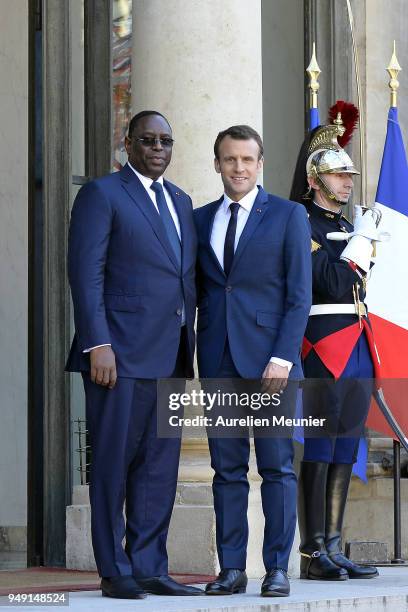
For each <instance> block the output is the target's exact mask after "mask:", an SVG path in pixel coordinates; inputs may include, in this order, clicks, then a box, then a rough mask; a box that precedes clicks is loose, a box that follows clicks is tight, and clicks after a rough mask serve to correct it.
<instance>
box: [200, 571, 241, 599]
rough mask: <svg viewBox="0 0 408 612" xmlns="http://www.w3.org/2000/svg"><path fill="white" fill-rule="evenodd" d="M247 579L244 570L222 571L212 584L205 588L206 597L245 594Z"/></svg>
mask: <svg viewBox="0 0 408 612" xmlns="http://www.w3.org/2000/svg"><path fill="white" fill-rule="evenodd" d="M247 584H248V578H247V575H246V573H245V571H244V570H240V569H223V570H221V571H220V573H219V574H218V577H217V578H216V579H215V580H214V582H210V583H209V584H207V586H206V587H205V594H206V595H234V593H245V591H246V588H247Z"/></svg>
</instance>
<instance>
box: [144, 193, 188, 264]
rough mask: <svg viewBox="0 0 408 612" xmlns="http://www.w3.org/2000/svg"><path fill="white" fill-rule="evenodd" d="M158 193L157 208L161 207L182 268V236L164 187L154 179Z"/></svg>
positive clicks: (173, 247) (161, 212) (169, 237)
mask: <svg viewBox="0 0 408 612" xmlns="http://www.w3.org/2000/svg"><path fill="white" fill-rule="evenodd" d="M150 189H152V190H153V191H154V192H155V194H156V203H157V208H158V209H159V213H160V218H161V220H162V221H163V225H164V228H165V230H166V234H167V238H168V239H169V242H170V244H171V247H172V249H173V251H174V255H175V256H176V260H177V264H178V267H179V268H180V269H181V244H180V238H179V235H178V233H177V230H176V226H175V225H174V221H173V217H172V216H171V214H170V211H169V207H168V206H167V202H166V198H165V195H164V191H163V187H162V186H161V184H160V183H158V182H157V181H153V183H152V184H151V185H150Z"/></svg>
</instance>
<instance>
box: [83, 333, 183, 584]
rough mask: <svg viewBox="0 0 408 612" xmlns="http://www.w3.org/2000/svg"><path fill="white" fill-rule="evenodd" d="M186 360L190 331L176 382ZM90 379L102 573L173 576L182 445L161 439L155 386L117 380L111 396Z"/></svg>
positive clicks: (93, 490) (96, 545) (95, 519)
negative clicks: (171, 538) (170, 544)
mask: <svg viewBox="0 0 408 612" xmlns="http://www.w3.org/2000/svg"><path fill="white" fill-rule="evenodd" d="M184 362H185V337H184V331H183V333H182V336H181V342H180V349H179V354H178V357H177V363H176V368H175V371H174V373H173V377H176V378H179V377H180V378H181V377H183V376H184V375H185V364H184ZM83 381H84V387H85V395H86V419H87V427H88V430H89V435H90V442H91V449H92V464H91V474H90V501H91V517H92V544H93V549H94V554H95V560H96V565H97V567H98V571H99V574H100V575H101V576H103V577H112V576H119V575H131V574H133V575H135V576H138V577H150V576H158V575H162V574H167V573H168V562H167V550H166V539H167V532H168V527H169V522H170V517H171V513H172V509H173V504H174V498H175V493H176V485H177V472H178V464H179V455H180V440H179V439H165V438H160V439H159V438H158V437H157V407H156V380H148V379H131V378H118V379H117V382H116V386H115V388H114V389H112V390H108V389H106V388H105V387H102V386H100V385H96V384H94V383H92V382H91V380H90V378H89V374H88V373H84V374H83ZM125 502H126V524H125V520H124V516H123V506H124V503H125ZM125 535H126V549H124V548H123V544H122V541H123V538H124V537H125Z"/></svg>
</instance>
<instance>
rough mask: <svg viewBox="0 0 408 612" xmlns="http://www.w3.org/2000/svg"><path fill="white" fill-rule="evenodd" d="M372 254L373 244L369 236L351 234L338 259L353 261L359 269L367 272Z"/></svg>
mask: <svg viewBox="0 0 408 612" xmlns="http://www.w3.org/2000/svg"><path fill="white" fill-rule="evenodd" d="M372 255H373V245H372V242H371V240H370V238H366V237H365V236H359V235H353V237H352V238H351V239H350V240H349V241H348V243H347V246H346V248H345V249H344V251H343V252H342V253H341V255H340V259H343V260H346V261H353V262H354V263H355V264H357V265H358V267H359V268H360V269H361V270H363V271H364V272H366V273H367V272H368V271H369V269H370V262H371V257H372Z"/></svg>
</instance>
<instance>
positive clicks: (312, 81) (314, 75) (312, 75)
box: [306, 43, 321, 108]
mask: <svg viewBox="0 0 408 612" xmlns="http://www.w3.org/2000/svg"><path fill="white" fill-rule="evenodd" d="M306 72H307V74H308V75H309V89H310V108H317V92H318V90H319V87H320V85H319V83H318V82H317V80H318V78H319V74H320V72H321V70H320V68H319V65H318V63H317V59H316V45H315V43H313V53H312V57H311V59H310V64H309V65H308V67H307V68H306Z"/></svg>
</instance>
